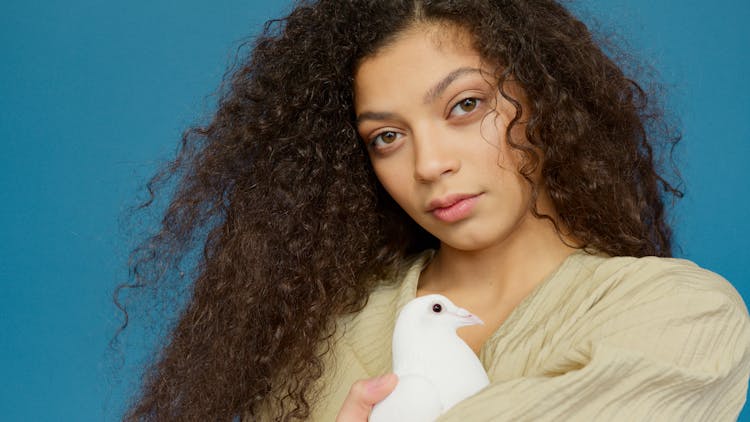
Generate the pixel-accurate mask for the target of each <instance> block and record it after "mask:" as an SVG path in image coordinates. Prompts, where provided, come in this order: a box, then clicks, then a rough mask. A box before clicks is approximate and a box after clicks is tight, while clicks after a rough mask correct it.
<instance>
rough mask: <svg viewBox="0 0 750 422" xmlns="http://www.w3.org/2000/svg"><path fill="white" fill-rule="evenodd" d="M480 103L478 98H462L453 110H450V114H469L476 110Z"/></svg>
mask: <svg viewBox="0 0 750 422" xmlns="http://www.w3.org/2000/svg"><path fill="white" fill-rule="evenodd" d="M481 101H482V100H480V99H479V98H472V97H469V98H464V99H463V100H461V101H459V102H458V103H456V105H454V106H453V109H451V114H452V115H453V116H462V115H464V114H469V113H471V112H472V111H474V110H476V108H477V107H478V106H479V103H480V102H481Z"/></svg>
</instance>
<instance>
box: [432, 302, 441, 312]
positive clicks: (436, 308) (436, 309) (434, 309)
mask: <svg viewBox="0 0 750 422" xmlns="http://www.w3.org/2000/svg"><path fill="white" fill-rule="evenodd" d="M442 310H443V306H442V305H441V304H439V303H436V304H434V305H432V312H435V313H436V314H439V313H440V312H441V311H442Z"/></svg>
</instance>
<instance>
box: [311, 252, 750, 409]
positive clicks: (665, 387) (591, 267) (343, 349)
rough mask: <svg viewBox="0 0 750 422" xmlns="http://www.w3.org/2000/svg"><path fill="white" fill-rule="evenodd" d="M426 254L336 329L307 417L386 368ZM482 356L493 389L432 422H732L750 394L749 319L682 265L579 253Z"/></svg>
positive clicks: (737, 303)
mask: <svg viewBox="0 0 750 422" xmlns="http://www.w3.org/2000/svg"><path fill="white" fill-rule="evenodd" d="M428 257H429V255H428V254H425V255H423V256H420V257H418V258H417V259H415V260H414V261H413V263H412V264H411V266H410V267H409V269H408V271H406V273H405V276H404V277H403V280H401V281H400V282H399V283H396V284H391V285H388V286H386V287H382V288H380V289H378V290H376V291H375V292H374V293H373V294H372V295H371V297H370V300H369V301H368V304H367V306H366V307H365V309H363V310H362V311H361V312H360V313H358V314H357V315H355V316H354V317H351V318H348V319H346V320H344V321H342V322H341V330H340V333H341V337H340V339H339V340H338V341H337V343H336V347H335V349H334V353H333V354H331V355H330V357H329V361H328V363H327V365H328V370H327V373H326V375H325V376H324V378H323V379H322V380H321V382H322V385H323V389H324V391H325V395H324V396H323V398H322V400H321V401H320V402H319V403H318V405H317V406H316V407H315V413H314V417H313V419H314V420H316V421H317V420H320V421H329V420H330V421H332V420H334V419H335V415H336V413H337V412H338V410H339V408H340V407H341V403H342V401H343V399H344V397H346V394H347V392H348V390H349V388H350V386H351V384H352V383H353V382H354V381H356V380H357V379H361V378H366V377H372V376H376V375H380V374H383V373H385V372H388V371H390V369H391V336H392V333H393V325H394V323H395V318H396V315H397V313H398V311H399V309H400V308H401V307H402V306H403V305H404V304H405V303H406V302H408V301H409V300H411V299H412V298H414V297H415V295H416V287H417V282H418V279H419V274H420V272H421V269H422V268H423V266H424V265H425V263H426V261H427V259H428ZM479 357H480V359H481V361H482V363H483V364H484V366H485V369H486V370H487V373H488V375H489V377H490V381H491V384H490V385H489V386H488V387H486V388H485V389H484V390H482V391H480V392H479V393H477V394H476V395H474V396H472V397H470V398H468V399H466V400H464V401H463V402H461V403H459V404H458V405H456V406H455V407H453V408H452V409H451V410H450V411H449V412H448V413H446V414H444V415H443V416H442V417H441V418H440V419H439V421H441V422H458V421H460V422H465V421H548V420H549V421H552V420H555V421H560V420H573V421H577V420H581V421H593V420H606V421H619V420H627V421H632V420H639V421H731V420H735V419H736V418H737V415H738V413H739V411H740V410H741V409H742V406H743V404H744V402H745V396H746V392H747V382H748V374H749V373H750V320H749V319H748V315H747V310H746V308H745V305H744V303H743V301H742V299H741V298H740V296H739V295H738V294H737V292H736V291H735V290H734V288H732V286H731V285H730V284H729V283H728V282H727V281H726V280H724V279H723V278H721V277H720V276H718V275H716V274H714V273H712V272H710V271H707V270H704V269H701V268H699V267H698V266H696V265H695V264H693V263H691V262H689V261H685V260H679V259H665V258H639V259H637V258H608V257H603V256H597V255H589V254H586V253H583V252H578V253H575V254H573V255H571V256H570V257H569V258H567V259H566V260H565V262H563V264H562V265H561V266H560V267H559V268H558V269H557V270H556V271H555V272H554V273H553V274H550V275H549V276H548V277H547V279H546V280H544V281H543V282H542V283H541V284H540V285H539V286H538V287H537V288H536V290H534V291H533V292H532V293H531V294H530V295H529V296H528V297H527V298H525V299H524V300H523V301H522V302H521V304H520V305H519V306H518V307H517V308H516V309H515V310H514V311H513V312H512V313H511V315H510V316H509V317H508V318H507V319H506V321H505V322H504V323H503V324H502V325H501V327H500V328H499V329H498V330H497V331H496V332H495V333H494V334H493V335H492V336H491V337H490V338H489V339H488V340H487V342H486V343H485V344H484V346H483V348H482V350H481V353H480V355H479Z"/></svg>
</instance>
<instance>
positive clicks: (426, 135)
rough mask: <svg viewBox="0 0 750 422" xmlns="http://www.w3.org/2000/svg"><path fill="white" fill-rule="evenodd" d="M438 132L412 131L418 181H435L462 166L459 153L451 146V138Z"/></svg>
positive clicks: (415, 176)
mask: <svg viewBox="0 0 750 422" xmlns="http://www.w3.org/2000/svg"><path fill="white" fill-rule="evenodd" d="M438 132H439V131H436V130H430V131H428V130H425V131H421V133H419V134H417V133H416V132H415V133H412V142H413V148H414V180H416V181H418V182H434V181H436V180H438V179H440V178H441V177H442V176H444V175H448V174H451V173H455V172H456V171H458V170H459V168H460V167H461V161H460V160H459V158H458V155H457V154H456V153H455V151H454V150H453V148H451V139H447V138H449V137H447V136H445V134H440V133H438ZM452 141H453V142H455V141H456V140H455V139H453V140H452Z"/></svg>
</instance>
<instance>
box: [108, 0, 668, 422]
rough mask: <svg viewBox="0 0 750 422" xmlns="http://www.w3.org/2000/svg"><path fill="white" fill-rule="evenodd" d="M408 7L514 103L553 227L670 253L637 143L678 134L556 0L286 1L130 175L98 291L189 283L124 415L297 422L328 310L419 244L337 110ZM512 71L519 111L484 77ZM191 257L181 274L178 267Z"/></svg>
mask: <svg viewBox="0 0 750 422" xmlns="http://www.w3.org/2000/svg"><path fill="white" fill-rule="evenodd" d="M417 22H429V23H437V22H440V23H450V24H452V25H457V26H458V27H460V28H463V29H464V30H466V31H468V33H469V34H471V35H472V40H473V42H474V46H475V48H476V49H477V50H478V51H479V52H480V54H481V55H482V57H483V58H484V59H485V60H487V62H488V63H493V64H495V65H496V66H497V80H498V86H499V87H500V88H499V90H500V93H501V94H502V95H503V96H504V97H505V98H506V99H508V100H509V101H511V103H513V104H514V105H515V106H516V109H517V114H516V119H515V120H514V121H513V122H512V123H511V125H510V127H509V128H508V132H507V133H508V136H509V138H508V139H511V138H510V134H511V129H512V127H513V125H514V124H516V123H518V119H519V118H520V116H521V115H522V114H523V115H524V116H525V117H526V116H528V120H527V122H526V128H525V131H526V139H524V140H523V141H521V140H516V141H512V140H511V141H510V143H511V146H512V147H514V148H517V149H519V150H520V151H522V152H523V154H524V157H525V160H524V162H523V165H522V166H521V168H520V169H519V171H520V172H521V174H523V175H524V176H525V177H526V179H527V180H528V181H529V183H530V184H531V185H532V188H533V190H534V192H537V189H538V188H537V187H536V186H534V183H532V179H531V175H532V174H533V173H534V172H535V171H538V170H541V174H542V178H543V181H542V183H543V184H544V186H543V187H544V188H545V189H546V190H547V191H548V192H549V195H550V197H551V198H552V200H553V203H554V206H555V208H556V211H557V213H558V214H559V219H558V220H557V221H555V222H556V223H559V227H564V228H565V230H566V231H569V233H566V235H569V236H570V237H571V238H575V239H577V240H579V241H580V242H581V246H582V247H590V248H595V249H597V250H599V251H602V252H605V253H607V254H609V255H630V256H645V255H658V256H669V255H670V254H671V242H670V235H671V231H670V228H669V225H668V223H667V222H666V217H665V207H664V203H663V196H664V194H672V195H676V196H678V197H679V196H681V192H680V191H679V190H677V189H676V188H675V187H673V185H671V184H670V183H669V182H668V181H667V180H666V179H665V178H664V177H663V176H662V171H661V170H660V169H659V167H660V166H659V165H658V163H659V160H657V157H656V154H655V152H654V151H655V150H654V148H657V147H658V148H661V147H662V146H664V145H667V146H669V145H673V144H674V143H676V142H677V140H678V137H677V136H674V135H673V131H672V130H671V129H670V126H669V125H667V123H665V122H666V120H665V119H664V118H663V116H662V113H661V112H660V109H659V107H658V106H656V105H654V103H653V101H652V100H651V98H650V95H647V92H646V90H644V89H642V88H641V87H640V86H639V85H638V84H637V83H635V82H634V81H633V80H631V79H630V78H629V77H627V76H626V75H625V74H624V72H623V71H622V69H621V67H619V66H618V64H617V63H616V62H615V61H614V60H613V59H612V58H610V57H609V56H611V54H610V55H608V54H607V53H605V51H604V50H603V49H602V48H601V47H600V45H599V44H598V43H597V42H596V41H595V39H594V38H593V37H592V35H591V34H590V32H589V31H588V29H587V28H586V26H585V25H584V24H583V23H581V22H580V21H579V20H578V19H577V18H575V17H574V16H573V15H572V14H571V13H570V12H569V11H567V10H566V9H565V8H564V7H563V6H561V5H560V4H558V3H557V2H555V1H552V0H464V1H452V0H444V1H440V0H424V1H417V0H321V1H317V2H301V3H300V4H298V5H297V6H296V8H295V9H294V10H293V11H292V12H291V14H290V15H289V16H288V17H286V18H285V19H282V20H275V21H271V22H269V23H268V24H266V27H265V30H264V32H263V34H262V35H261V36H260V37H259V38H258V39H257V40H256V41H255V43H254V46H253V49H252V52H251V53H250V56H249V58H248V59H247V60H245V61H244V62H243V63H242V64H241V65H240V66H239V67H238V68H237V69H236V71H235V72H233V73H232V74H231V79H230V80H228V81H227V85H226V89H225V92H224V93H223V94H222V96H221V100H220V103H219V107H218V111H217V112H216V114H215V116H214V117H213V119H212V121H211V122H210V123H209V124H207V125H206V126H204V127H197V128H193V129H191V130H189V131H188V132H187V133H186V135H185V136H184V137H183V140H182V145H181V149H180V151H179V153H178V155H177V157H176V159H175V160H174V161H173V162H171V163H170V164H169V165H168V166H167V167H166V168H165V169H164V170H163V171H161V172H160V173H159V174H157V175H156V176H154V178H153V179H152V180H151V181H150V183H149V185H148V187H149V191H150V192H151V195H152V197H151V198H152V199H153V198H154V195H157V194H158V193H160V192H163V191H164V190H167V191H168V192H170V193H169V195H170V196H169V204H168V207H167V209H166V211H165V214H164V217H163V220H162V222H161V226H160V229H159V230H158V232H157V233H156V234H154V235H152V236H149V237H148V238H147V239H146V240H145V241H144V242H143V243H141V245H140V246H139V247H137V248H136V249H135V250H134V251H133V253H132V256H131V273H132V277H133V279H134V281H133V282H132V283H130V284H127V285H124V286H121V288H120V289H119V290H118V294H117V295H116V302H117V304H118V306H120V301H121V300H122V298H121V297H120V294H119V293H122V290H123V289H126V290H127V291H128V292H131V293H132V292H139V291H140V292H154V291H156V292H159V291H180V290H187V291H188V298H187V303H186V304H185V305H184V306H183V307H182V310H181V311H180V312H179V313H178V316H177V318H176V319H175V321H176V323H175V324H173V326H171V327H170V334H169V335H168V336H167V337H166V339H165V340H164V341H165V345H164V346H163V348H162V349H161V350H160V353H158V354H156V356H155V359H154V363H152V364H151V366H150V367H149V369H148V370H147V371H146V377H145V381H144V384H143V387H142V391H141V393H140V395H139V396H138V397H137V398H136V401H135V403H134V404H133V405H132V407H131V408H130V410H129V411H128V413H127V414H126V416H125V419H126V420H170V421H171V420H188V421H193V420H195V421H203V420H221V421H229V420H235V419H237V418H239V417H242V415H251V416H252V415H253V414H257V413H256V412H257V411H258V409H260V408H266V409H274V411H275V412H276V415H275V417H276V419H277V420H285V421H287V420H292V419H305V418H306V417H308V416H309V413H310V406H311V405H313V404H314V402H315V398H316V391H315V385H316V384H315V382H316V380H317V379H318V378H319V377H320V376H321V374H322V373H323V371H324V370H325V368H324V367H323V356H324V355H325V354H326V353H327V351H329V350H330V348H331V346H332V342H333V341H334V337H333V335H334V332H335V328H334V322H335V321H336V320H337V319H338V318H340V317H341V316H343V315H346V314H350V313H354V312H357V311H358V310H360V309H362V307H363V306H364V305H365V303H366V301H367V297H368V294H369V293H370V292H371V290H372V288H373V287H374V286H375V285H376V283H377V282H378V280H382V279H385V278H388V277H389V276H392V275H393V274H394V272H395V271H397V269H398V268H400V267H401V265H402V264H403V261H404V260H405V259H406V258H407V257H408V256H409V255H410V254H413V253H415V252H418V251H421V250H424V249H426V248H436V247H438V242H437V240H436V239H435V238H434V237H432V236H431V235H430V234H429V233H427V232H425V231H424V230H423V229H421V228H420V227H419V226H417V225H416V224H415V223H414V222H413V221H412V220H411V219H410V218H408V216H406V215H405V213H404V212H403V211H402V210H401V209H400V208H399V207H398V206H397V205H396V204H395V203H394V202H393V200H392V199H391V198H390V197H389V196H388V195H387V194H386V193H385V191H384V190H383V189H382V187H381V186H380V185H379V183H378V181H377V178H376V177H375V175H374V173H373V171H372V169H371V167H370V165H369V161H368V157H367V152H366V150H365V147H364V145H363V142H362V141H361V139H359V137H358V135H357V131H356V129H355V122H354V120H355V116H354V107H353V98H352V86H353V80H352V79H353V76H352V75H353V73H354V70H355V69H356V67H357V66H358V63H360V62H361V61H362V59H363V58H365V57H368V56H370V55H372V54H374V53H375V52H376V51H377V50H378V49H380V48H382V47H383V46H384V45H386V44H388V43H390V42H392V41H393V40H394V39H395V37H397V36H398V34H399V33H401V32H402V31H404V30H405V29H406V28H408V27H410V26H411V25H413V24H415V23H417ZM511 78H512V79H513V80H514V81H516V82H518V84H520V86H521V87H522V89H523V90H524V92H525V94H526V96H527V97H528V102H527V104H528V108H529V110H522V105H521V102H520V101H518V100H517V99H515V98H513V97H512V96H511V95H510V94H509V93H508V92H506V91H505V90H504V89H503V82H504V81H507V80H510V79H511ZM647 100H648V101H647ZM665 128H666V130H665ZM659 150H661V149H659ZM667 150H668V148H667V149H664V151H667ZM540 166H541V167H540ZM170 181H174V182H175V183H171V182H170ZM172 187H174V189H171V188H172ZM166 188H170V189H166ZM534 197H535V196H534ZM151 202H152V201H148V202H147V203H146V204H145V205H144V207H148V205H149V204H151ZM532 207H533V208H532V211H533V212H534V214H535V215H536V216H537V217H539V218H549V217H546V216H540V215H539V214H538V213H537V212H536V206H535V204H532ZM201 248H202V249H201ZM196 251H198V253H195V252H196ZM193 256H198V258H196V259H195V261H196V264H195V272H194V273H193V274H194V276H190V275H188V276H185V277H183V276H181V275H180V274H178V273H179V268H180V265H181V264H184V263H185V262H186V261H189V260H190V257H193ZM175 279H177V280H178V281H179V280H181V281H179V282H178V283H176V284H175V283H170V282H169V280H172V281H174V280H175ZM185 280H187V282H184V281H185ZM180 283H182V284H180ZM125 315H126V321H127V312H125ZM126 324H127V323H126Z"/></svg>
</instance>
